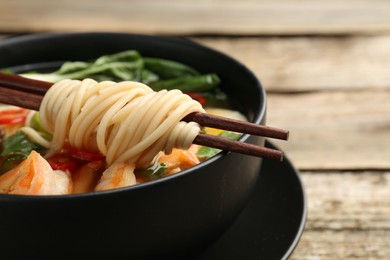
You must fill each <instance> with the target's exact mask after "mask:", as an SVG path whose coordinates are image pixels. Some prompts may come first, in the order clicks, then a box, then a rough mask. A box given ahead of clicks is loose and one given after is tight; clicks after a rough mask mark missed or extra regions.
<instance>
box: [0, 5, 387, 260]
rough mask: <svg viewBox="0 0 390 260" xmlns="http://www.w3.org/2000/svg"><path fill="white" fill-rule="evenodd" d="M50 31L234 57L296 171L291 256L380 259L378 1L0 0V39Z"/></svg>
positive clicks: (383, 237)
mask: <svg viewBox="0 0 390 260" xmlns="http://www.w3.org/2000/svg"><path fill="white" fill-rule="evenodd" d="M52 31H55V32H61V31H72V32H74V31H116V32H133V33H134V32H135V33H146V34H168V35H174V36H189V37H191V38H192V39H193V40H195V41H197V42H199V43H202V44H204V45H206V46H210V47H212V48H215V49H217V50H219V51H222V52H224V53H227V54H229V55H231V56H232V57H234V58H236V59H237V60H239V61H241V62H242V63H243V64H245V65H246V66H247V67H248V68H250V69H251V70H252V71H253V72H254V73H255V75H257V76H258V77H259V79H260V80H261V82H262V84H263V85H264V87H265V88H266V90H267V97H268V113H267V114H268V115H267V117H268V122H267V123H268V125H271V126H276V127H281V128H285V129H289V130H290V131H291V134H290V140H289V141H288V142H283V141H280V142H277V141H274V143H275V144H277V145H278V146H279V147H281V148H282V149H283V150H284V151H285V152H286V153H287V156H288V157H289V158H290V159H291V161H292V162H293V164H294V165H295V166H296V167H297V168H298V169H299V170H301V171H302V173H301V177H302V180H303V184H304V187H305V190H306V194H307V198H308V219H307V224H306V228H305V231H304V233H303V236H302V238H301V240H300V242H299V244H298V246H297V248H296V250H295V251H294V253H293V255H292V256H291V258H290V259H293V260H301V259H303V260H305V259H306V260H317V259H325V260H328V259H329V260H333V259H351V260H352V259H375V260H376V259H380V260H381V259H389V256H390V247H389V245H390V217H389V216H390V102H389V100H390V73H389V68H390V58H389V56H390V2H389V1H386V0H372V1H368V0H355V1H352V0H344V1H338V0H328V1H321V0H315V1H312V0H286V1H278V2H276V1H272V0H242V1H237V0H198V1H195V2H194V1H190V0H183V1H173V0H165V1H159V0H142V1H141V0H112V1H103V0H85V1H76V0H67V1H51V0H30V1H24V0H0V38H1V37H2V36H3V37H4V36H6V35H15V34H24V33H35V32H52ZM0 58H1V57H0ZM287 217H288V216H287Z"/></svg>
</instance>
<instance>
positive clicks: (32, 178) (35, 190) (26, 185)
mask: <svg viewBox="0 0 390 260" xmlns="http://www.w3.org/2000/svg"><path fill="white" fill-rule="evenodd" d="M71 190H72V181H71V178H70V174H69V173H68V172H64V171H60V170H55V171H54V170H53V169H52V168H51V167H50V164H49V163H48V162H47V161H46V160H45V159H44V158H43V157H42V156H41V155H40V154H39V153H37V152H35V151H32V152H31V153H30V154H29V156H28V157H27V158H26V159H25V160H24V161H22V162H21V163H20V164H19V165H18V166H17V167H15V168H14V169H12V170H10V171H8V172H6V173H5V174H4V175H2V176H0V193H8V194H23V195H59V194H69V193H70V192H71Z"/></svg>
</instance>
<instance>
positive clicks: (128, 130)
mask: <svg viewBox="0 0 390 260" xmlns="http://www.w3.org/2000/svg"><path fill="white" fill-rule="evenodd" d="M193 112H204V110H203V108H202V106H201V105H200V104H199V103H198V102H197V101H194V100H193V99H192V98H191V97H189V96H188V95H184V94H183V93H182V92H181V91H180V90H171V91H167V90H161V91H159V92H154V91H153V90H152V89H151V88H149V87H148V86H146V85H144V84H142V83H138V82H131V81H125V82H120V83H114V82H111V81H104V82H100V83H97V82H96V81H94V80H92V79H85V80H83V81H79V80H62V81H60V82H58V83H55V84H54V85H53V86H52V87H51V88H50V89H49V90H48V92H47V93H46V95H45V96H44V99H43V101H42V103H41V106H40V110H39V114H40V117H41V121H42V124H43V126H44V127H45V128H46V129H47V130H48V132H49V133H51V134H52V135H53V139H52V141H51V143H50V147H49V152H48V154H47V156H50V155H53V154H55V153H57V152H59V151H60V150H61V149H62V147H63V146H64V144H65V142H66V141H68V142H69V144H70V145H71V146H73V147H76V148H79V149H84V150H89V151H93V152H100V153H102V154H103V155H105V156H106V162H107V164H108V166H110V165H112V164H114V163H123V162H125V163H131V164H134V165H137V166H145V165H147V164H148V163H150V162H151V161H152V160H153V158H154V157H155V156H156V154H157V153H158V152H160V151H164V152H165V153H167V154H169V153H170V152H171V151H172V148H173V147H177V148H183V149H188V148H189V146H190V145H191V143H192V142H193V140H194V139H195V137H196V135H197V134H198V133H199V131H200V127H199V125H198V124H197V123H195V122H190V123H186V122H182V121H180V120H181V119H182V118H183V117H185V116H186V115H188V114H190V113H193ZM30 136H31V137H32V138H34V137H33V136H32V135H30Z"/></svg>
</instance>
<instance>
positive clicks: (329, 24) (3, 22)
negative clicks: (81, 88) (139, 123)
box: [0, 0, 390, 35]
mask: <svg viewBox="0 0 390 260" xmlns="http://www.w3.org/2000/svg"><path fill="white" fill-rule="evenodd" d="M0 7H1V8H0V30H2V31H4V32H14V33H18V32H37V31H102V30H103V31H107V30H110V31H125V32H141V33H160V34H175V35H177V34H181V35H183V34H184V35H189V34H213V35H216V34H217V35H218V34H219V35H220V34H228V35H258V34H262V35H281V34H283V35H296V34H306V35H307V34H351V33H363V34H372V33H383V32H389V31H390V16H389V13H390V3H389V2H388V1H383V0H372V1H368V0H358V1H352V0H344V1H337V0H330V1H320V0H316V1H310V0H286V1H278V2H276V1H272V0H261V1H256V0H241V1H235V0H198V1H190V0H181V1H174V0H164V1H160V0H128V1H126V0H111V1H103V0H83V1H79V0H67V1H55V0H54V1H52V0H30V1H24V0H0Z"/></svg>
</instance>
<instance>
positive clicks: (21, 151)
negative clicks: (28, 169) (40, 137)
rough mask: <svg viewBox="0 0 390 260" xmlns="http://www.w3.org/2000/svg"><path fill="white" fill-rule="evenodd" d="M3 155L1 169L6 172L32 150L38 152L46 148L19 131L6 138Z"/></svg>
mask: <svg viewBox="0 0 390 260" xmlns="http://www.w3.org/2000/svg"><path fill="white" fill-rule="evenodd" d="M2 146H3V147H2V148H3V149H2V151H1V153H0V157H1V164H2V165H1V169H0V173H4V172H6V171H8V170H10V169H12V168H13V167H15V166H16V165H18V164H19V163H20V162H21V161H22V160H24V159H26V158H27V156H28V155H29V154H30V152H31V151H32V150H35V151H37V152H38V153H43V152H45V148H44V147H42V146H40V145H39V144H37V143H34V142H32V141H31V140H30V139H29V138H28V137H27V135H25V134H24V133H23V132H21V131H18V132H16V133H15V134H13V135H11V136H10V137H8V138H7V139H5V140H4V141H3V143H2Z"/></svg>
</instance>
